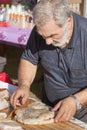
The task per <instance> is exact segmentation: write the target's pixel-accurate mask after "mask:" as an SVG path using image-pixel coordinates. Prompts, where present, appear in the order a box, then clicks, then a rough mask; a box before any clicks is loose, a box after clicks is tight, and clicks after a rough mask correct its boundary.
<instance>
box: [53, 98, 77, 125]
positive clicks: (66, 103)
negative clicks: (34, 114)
mask: <svg viewBox="0 0 87 130" xmlns="http://www.w3.org/2000/svg"><path fill="white" fill-rule="evenodd" d="M76 109H77V108H76V102H75V100H74V99H73V98H72V97H67V98H65V99H63V100H61V101H60V102H58V103H57V104H56V105H55V107H54V108H53V109H52V111H54V112H56V116H55V119H54V121H55V122H56V123H57V122H62V121H69V120H70V119H71V118H72V117H73V116H74V115H75V113H76Z"/></svg>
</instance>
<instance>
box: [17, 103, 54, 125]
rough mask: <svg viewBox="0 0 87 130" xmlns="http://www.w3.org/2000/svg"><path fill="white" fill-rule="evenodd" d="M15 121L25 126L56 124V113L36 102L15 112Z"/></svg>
mask: <svg viewBox="0 0 87 130" xmlns="http://www.w3.org/2000/svg"><path fill="white" fill-rule="evenodd" d="M15 114H16V115H15V119H16V120H17V121H18V122H20V123H23V124H27V125H28V124H33V125H41V124H48V123H53V122H54V112H52V111H51V110H50V107H49V106H47V105H45V104H44V103H41V102H35V103H33V104H32V105H29V106H27V107H25V108H21V109H18V110H16V111H15Z"/></svg>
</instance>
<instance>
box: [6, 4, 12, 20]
mask: <svg viewBox="0 0 87 130" xmlns="http://www.w3.org/2000/svg"><path fill="white" fill-rule="evenodd" d="M10 13H11V9H10V5H9V4H6V10H5V21H6V22H9V19H10Z"/></svg>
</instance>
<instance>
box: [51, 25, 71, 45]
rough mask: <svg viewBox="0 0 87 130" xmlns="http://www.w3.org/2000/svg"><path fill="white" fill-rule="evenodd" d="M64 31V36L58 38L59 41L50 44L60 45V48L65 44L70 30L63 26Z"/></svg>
mask: <svg viewBox="0 0 87 130" xmlns="http://www.w3.org/2000/svg"><path fill="white" fill-rule="evenodd" d="M64 32H65V34H64V36H63V37H62V38H61V39H60V40H59V42H54V41H53V42H52V45H53V46H55V47H61V48H62V46H64V45H65V44H66V41H67V39H68V38H69V35H70V33H71V30H70V29H68V28H67V27H65V29H64Z"/></svg>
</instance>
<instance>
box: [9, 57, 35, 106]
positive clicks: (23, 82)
mask: <svg viewBox="0 0 87 130" xmlns="http://www.w3.org/2000/svg"><path fill="white" fill-rule="evenodd" d="M36 70H37V65H33V64H32V63H30V62H29V61H27V60H24V59H21V61H20V65H19V70H18V85H19V88H18V89H17V90H16V91H15V92H14V93H13V94H12V96H11V104H12V105H13V107H14V108H16V106H21V105H22V104H24V103H25V102H26V100H27V98H28V97H29V89H30V85H31V83H32V82H33V80H34V78H35V75H36Z"/></svg>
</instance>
